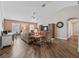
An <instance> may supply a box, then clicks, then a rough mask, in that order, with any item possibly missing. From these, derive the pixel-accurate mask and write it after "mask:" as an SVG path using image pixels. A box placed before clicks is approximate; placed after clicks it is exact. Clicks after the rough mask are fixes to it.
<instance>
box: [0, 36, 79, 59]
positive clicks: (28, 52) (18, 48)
mask: <svg viewBox="0 0 79 59" xmlns="http://www.w3.org/2000/svg"><path fill="white" fill-rule="evenodd" d="M72 39H74V37H73V38H72ZM72 39H70V40H62V39H55V40H54V41H53V43H51V44H48V45H44V46H41V47H39V46H35V45H32V46H31V45H28V44H26V43H25V42H24V41H22V40H21V39H20V38H18V39H17V40H15V41H14V45H13V46H8V47H4V48H3V49H0V58H77V57H79V53H78V52H77V51H75V50H74V49H77V48H76V47H71V44H70V41H71V40H72Z"/></svg>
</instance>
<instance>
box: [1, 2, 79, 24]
mask: <svg viewBox="0 0 79 59" xmlns="http://www.w3.org/2000/svg"><path fill="white" fill-rule="evenodd" d="M1 4H2V12H3V16H4V18H9V19H14V20H18V19H19V20H24V21H32V16H33V12H35V13H36V14H35V17H36V18H37V19H38V21H39V22H40V23H47V21H46V20H48V19H49V18H51V17H52V15H54V14H55V13H56V12H57V11H59V10H61V9H62V8H64V7H68V6H74V5H77V2H76V1H52V2H51V1H50V2H49V1H34V2H33V1H31V2H30V1H16V2H15V1H13V2H12V1H8V2H7V1H6V2H4V1H3V2H1ZM42 4H46V6H45V7H41V5H42Z"/></svg>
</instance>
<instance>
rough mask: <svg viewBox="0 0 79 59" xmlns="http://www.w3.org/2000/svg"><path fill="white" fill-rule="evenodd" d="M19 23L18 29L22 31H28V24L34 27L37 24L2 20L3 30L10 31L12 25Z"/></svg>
mask: <svg viewBox="0 0 79 59" xmlns="http://www.w3.org/2000/svg"><path fill="white" fill-rule="evenodd" d="M15 22H16V23H20V29H21V30H22V31H29V26H30V24H33V25H34V27H37V23H32V22H23V21H16V20H8V19H5V20H4V30H12V23H15Z"/></svg>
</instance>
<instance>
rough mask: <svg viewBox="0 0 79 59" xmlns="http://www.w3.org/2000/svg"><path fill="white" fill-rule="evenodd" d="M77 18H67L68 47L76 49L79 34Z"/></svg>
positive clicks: (78, 20)
mask: <svg viewBox="0 0 79 59" xmlns="http://www.w3.org/2000/svg"><path fill="white" fill-rule="evenodd" d="M78 32H79V19H78V18H70V19H68V38H69V49H70V50H72V51H73V50H74V52H75V51H78V36H79V33H78Z"/></svg>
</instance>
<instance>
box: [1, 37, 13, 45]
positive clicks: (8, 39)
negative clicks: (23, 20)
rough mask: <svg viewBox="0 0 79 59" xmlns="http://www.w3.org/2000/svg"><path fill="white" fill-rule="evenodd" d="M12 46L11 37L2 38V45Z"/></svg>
mask: <svg viewBox="0 0 79 59" xmlns="http://www.w3.org/2000/svg"><path fill="white" fill-rule="evenodd" d="M11 44H12V36H3V37H2V45H3V46H7V45H11Z"/></svg>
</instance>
